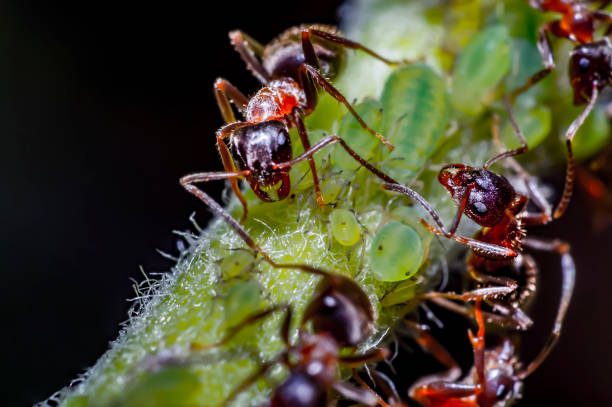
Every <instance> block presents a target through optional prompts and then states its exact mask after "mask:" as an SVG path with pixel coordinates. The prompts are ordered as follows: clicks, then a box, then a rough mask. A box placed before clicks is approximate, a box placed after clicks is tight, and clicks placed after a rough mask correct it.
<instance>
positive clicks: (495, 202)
mask: <svg viewBox="0 0 612 407" xmlns="http://www.w3.org/2000/svg"><path fill="white" fill-rule="evenodd" d="M438 181H440V184H442V185H444V187H445V188H446V189H447V190H448V192H450V194H451V196H452V198H453V201H454V202H455V204H457V205H458V206H460V205H462V202H463V200H464V199H465V198H464V197H465V194H466V193H467V194H469V195H468V197H467V202H466V205H465V209H464V213H465V214H466V215H467V216H468V217H469V218H470V219H472V220H473V221H474V222H476V223H478V224H479V225H480V226H486V227H491V226H495V225H497V224H498V223H499V222H500V221H501V220H502V219H503V217H504V216H505V210H506V209H507V208H509V207H510V205H511V204H512V202H513V201H514V198H515V196H516V192H515V191H514V188H513V187H512V185H510V183H509V182H508V180H507V179H506V178H504V177H503V176H501V175H498V174H495V173H493V172H491V171H487V170H485V169H483V168H473V167H469V166H467V165H463V164H450V165H447V166H446V167H444V168H442V170H441V171H440V173H439V174H438Z"/></svg>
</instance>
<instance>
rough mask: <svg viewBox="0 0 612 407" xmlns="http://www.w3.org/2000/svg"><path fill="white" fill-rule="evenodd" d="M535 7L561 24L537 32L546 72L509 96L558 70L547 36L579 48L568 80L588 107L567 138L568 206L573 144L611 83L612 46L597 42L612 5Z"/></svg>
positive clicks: (539, 3) (555, 0)
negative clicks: (599, 26) (554, 15)
mask: <svg viewBox="0 0 612 407" xmlns="http://www.w3.org/2000/svg"><path fill="white" fill-rule="evenodd" d="M529 3H530V4H531V6H532V7H534V8H536V9H538V10H542V11H551V12H555V13H561V14H562V17H561V19H559V20H555V21H551V22H548V23H545V24H543V25H542V26H541V27H540V29H539V32H538V50H539V51H540V55H541V56H542V60H543V62H544V66H545V67H544V69H542V70H541V71H539V72H537V73H535V74H534V75H532V76H531V77H529V78H528V79H527V81H526V82H525V84H524V85H523V86H521V87H520V88H518V89H515V90H514V91H513V92H512V93H511V94H510V99H511V100H514V99H515V98H516V97H517V96H518V95H520V94H521V93H523V92H525V91H526V90H528V89H529V88H531V87H532V86H533V85H534V84H536V83H538V82H539V81H541V80H542V79H544V78H545V77H546V76H548V74H549V73H550V72H551V71H552V70H553V69H554V68H555V61H554V59H553V54H552V50H551V46H550V41H549V38H548V34H549V33H551V34H553V35H555V36H557V37H561V38H567V39H569V40H570V41H573V42H574V43H577V45H576V47H575V48H574V50H573V51H572V53H571V55H570V61H569V77H570V78H569V79H570V84H571V85H572V88H573V90H574V103H575V104H576V105H580V104H584V103H587V106H586V107H585V109H584V110H583V111H582V113H581V114H580V115H579V116H578V117H577V118H576V119H575V120H574V121H573V122H572V124H571V125H570V126H569V127H568V129H567V132H566V134H565V141H566V143H565V144H566V149H567V170H566V183H565V187H566V188H565V189H564V190H563V196H564V197H565V198H566V199H565V201H566V202H569V198H571V196H572V193H573V186H574V177H575V164H574V156H573V152H572V140H573V138H574V136H575V135H576V133H577V132H578V129H580V126H582V124H583V123H584V121H585V119H586V118H587V116H588V115H589V113H590V112H591V110H592V109H593V107H594V106H595V102H596V100H597V96H598V94H599V91H600V90H601V89H602V88H604V87H606V86H608V85H609V84H610V81H611V80H612V44H610V40H609V39H608V38H607V37H604V38H603V39H602V40H601V41H594V38H593V37H594V34H595V29H596V23H597V22H605V23H607V24H608V29H607V32H606V34H609V32H610V30H612V25H611V23H612V15H611V14H610V13H608V12H606V11H603V10H601V8H603V7H605V6H607V5H608V4H609V3H610V1H609V0H605V1H594V2H586V1H585V2H580V1H576V0H530V1H529ZM593 3H601V4H600V7H599V8H598V9H595V10H592V9H590V8H589V6H590V5H592V4H593ZM566 209H567V205H559V206H558V207H557V209H556V210H555V212H554V213H553V217H554V218H558V217H560V216H561V215H563V213H564V212H565V210H566Z"/></svg>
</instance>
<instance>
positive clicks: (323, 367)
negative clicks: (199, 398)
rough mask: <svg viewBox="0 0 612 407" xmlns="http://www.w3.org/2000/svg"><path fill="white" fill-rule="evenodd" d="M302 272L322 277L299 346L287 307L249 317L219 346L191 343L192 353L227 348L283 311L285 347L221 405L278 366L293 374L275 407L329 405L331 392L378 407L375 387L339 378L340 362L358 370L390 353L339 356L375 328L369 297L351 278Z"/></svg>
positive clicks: (274, 398)
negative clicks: (293, 341) (292, 334)
mask: <svg viewBox="0 0 612 407" xmlns="http://www.w3.org/2000/svg"><path fill="white" fill-rule="evenodd" d="M302 270H303V271H307V272H310V273H313V274H316V275H320V276H322V277H323V278H322V279H321V281H320V282H319V284H318V286H317V287H316V289H315V292H314V295H313V298H312V299H311V301H310V302H309V304H308V305H307V306H306V309H305V311H304V315H303V317H302V320H301V322H300V327H299V335H298V338H299V339H298V342H297V343H296V344H295V345H291V343H290V341H289V327H290V325H291V319H292V315H293V311H292V308H291V307H290V306H288V305H276V306H272V307H269V308H267V309H264V310H263V311H260V312H257V313H255V314H252V315H250V316H248V317H246V318H245V319H244V320H243V321H242V322H240V323H239V324H237V325H235V326H234V327H232V328H230V329H229V330H228V331H227V332H226V334H225V335H224V337H223V338H222V339H221V340H220V341H219V342H217V343H214V344H212V345H207V346H202V345H199V344H193V345H192V349H194V350H197V351H202V350H207V349H210V348H213V347H218V346H222V345H225V344H227V343H228V342H229V341H230V340H231V339H232V338H234V337H235V336H236V334H238V333H239V332H240V331H241V330H242V329H243V328H245V327H247V326H249V325H252V324H253V323H255V322H256V321H258V320H260V319H262V318H265V317H267V316H268V315H270V314H272V313H273V312H276V311H284V312H285V317H284V319H283V322H282V324H281V329H280V334H281V338H282V340H283V342H284V343H285V346H286V348H287V349H286V350H285V351H284V352H282V353H281V354H279V355H278V356H276V357H275V358H273V359H272V360H271V361H269V362H266V363H264V364H262V365H261V366H260V367H259V369H258V370H256V371H255V372H254V373H253V374H252V375H251V376H249V377H247V378H246V379H245V380H244V381H243V382H242V383H241V384H240V385H239V386H238V387H237V388H236V389H234V390H233V391H232V392H231V393H230V395H229V396H228V397H227V398H226V400H225V401H224V403H223V405H227V404H228V403H229V402H230V401H232V400H233V399H234V398H235V397H236V396H237V395H238V394H239V393H240V392H242V391H244V390H246V389H247V388H248V387H249V386H250V385H252V384H253V383H254V382H255V381H256V380H257V379H258V378H259V377H261V376H262V375H264V374H265V373H266V372H267V371H268V370H269V369H270V368H271V367H273V366H274V365H276V364H277V363H279V362H281V363H283V364H284V365H286V366H287V368H288V369H289V372H290V373H289V377H288V378H287V379H286V380H285V381H284V382H283V383H281V384H280V385H279V386H278V387H276V389H275V390H274V392H273V394H272V399H271V402H270V406H272V407H289V406H291V407H327V406H328V405H329V404H328V393H329V391H330V390H331V389H334V390H336V391H337V392H338V393H340V394H341V395H342V396H344V397H346V398H347V399H351V400H354V401H357V402H358V403H361V404H363V405H367V406H376V405H377V404H378V403H379V397H378V396H377V395H376V393H374V392H373V391H372V390H371V389H368V390H362V389H360V388H357V387H354V386H351V385H349V384H347V383H344V382H342V381H340V380H338V378H337V371H336V370H337V366H338V365H339V364H342V365H345V366H348V367H352V368H356V367H358V366H362V365H364V364H365V363H368V362H373V361H377V360H380V359H384V358H386V357H387V356H388V354H389V352H388V350H387V349H385V348H379V349H374V350H372V351H370V352H367V353H365V354H362V355H349V356H341V355H340V350H341V349H342V348H345V347H349V348H352V349H353V350H355V349H356V348H357V346H358V345H360V344H361V343H363V342H364V341H365V339H366V338H367V337H368V336H369V335H370V333H371V332H372V330H373V323H374V311H373V310H372V305H371V303H370V300H369V299H368V296H367V295H366V293H365V292H364V291H363V290H362V289H361V287H360V286H359V285H358V284H357V283H356V282H354V281H353V280H351V279H350V278H347V277H344V276H342V275H339V274H334V273H330V272H327V271H324V270H320V269H317V268H313V267H309V266H302ZM309 322H311V323H312V328H313V333H310V332H308V331H307V330H306V324H308V323H309Z"/></svg>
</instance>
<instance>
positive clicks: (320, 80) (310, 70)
mask: <svg viewBox="0 0 612 407" xmlns="http://www.w3.org/2000/svg"><path fill="white" fill-rule="evenodd" d="M311 45H312V44H311ZM313 52H314V51H313ZM300 71H304V74H306V75H308V76H310V77H311V78H312V80H313V81H314V82H315V83H316V84H318V85H319V86H321V87H322V88H323V89H324V90H325V91H326V92H327V93H329V94H330V95H331V96H332V97H333V98H334V99H336V100H337V101H338V102H340V103H342V104H343V105H344V106H345V107H346V108H347V110H348V111H349V112H350V113H351V114H352V115H353V117H355V119H356V120H357V121H358V122H359V124H360V125H361V127H362V128H363V129H364V130H365V131H367V132H368V133H370V134H371V135H373V136H374V137H376V138H377V139H378V140H380V141H381V143H383V144H384V145H386V146H387V147H388V148H389V150H393V148H394V147H393V144H391V143H390V142H389V141H388V140H387V139H386V138H384V137H383V135H382V134H380V133H378V132H377V131H375V130H373V129H372V128H370V126H368V125H367V124H366V122H364V121H363V119H362V118H361V116H359V114H358V113H357V112H356V111H355V109H353V106H351V104H350V103H349V102H348V101H347V100H346V98H345V97H344V96H343V95H342V93H340V91H339V90H338V89H336V88H334V86H333V85H332V84H331V83H329V82H328V81H327V79H325V78H324V77H323V76H322V75H321V74H320V73H319V70H318V69H317V68H315V67H314V66H312V65H310V64H308V63H304V64H302V65H301V66H300ZM302 75H303V74H302ZM302 75H301V76H302ZM302 85H303V86H307V85H308V83H305V84H302ZM307 95H308V93H307ZM311 107H312V106H311Z"/></svg>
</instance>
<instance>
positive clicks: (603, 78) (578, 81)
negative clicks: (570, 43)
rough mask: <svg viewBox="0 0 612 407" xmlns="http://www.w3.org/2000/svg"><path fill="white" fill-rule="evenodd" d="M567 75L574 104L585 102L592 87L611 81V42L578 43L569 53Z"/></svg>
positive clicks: (589, 96) (602, 85)
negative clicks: (571, 88) (572, 89)
mask: <svg viewBox="0 0 612 407" xmlns="http://www.w3.org/2000/svg"><path fill="white" fill-rule="evenodd" d="M569 76H570V82H571V84H572V87H573V88H574V104H577V105H579V104H582V103H586V102H587V101H588V100H589V99H590V98H591V94H592V91H593V87H594V86H597V87H598V88H599V89H601V88H603V87H605V86H607V85H608V84H610V82H611V81H612V44H610V41H609V40H608V38H604V40H602V41H598V42H592V43H588V44H582V45H578V46H577V47H576V48H574V50H573V51H572V53H571V54H570V62H569Z"/></svg>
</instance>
